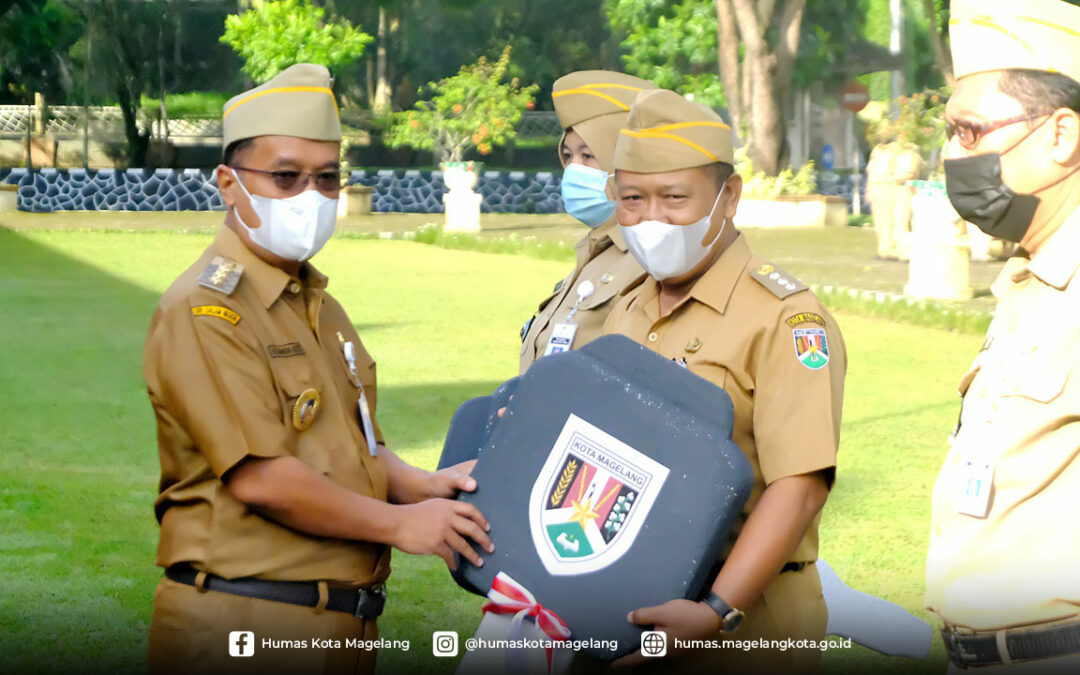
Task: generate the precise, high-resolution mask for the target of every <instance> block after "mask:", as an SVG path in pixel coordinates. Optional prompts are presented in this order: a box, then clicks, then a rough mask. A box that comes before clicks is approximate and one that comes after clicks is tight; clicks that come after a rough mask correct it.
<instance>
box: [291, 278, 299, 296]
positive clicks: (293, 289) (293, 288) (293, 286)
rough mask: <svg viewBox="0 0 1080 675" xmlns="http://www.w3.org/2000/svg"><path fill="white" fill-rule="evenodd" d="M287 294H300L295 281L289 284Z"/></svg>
mask: <svg viewBox="0 0 1080 675" xmlns="http://www.w3.org/2000/svg"><path fill="white" fill-rule="evenodd" d="M289 292H290V293H292V294H293V295H296V294H297V293H299V292H300V284H298V283H296V282H295V281H294V282H292V283H291V284H289Z"/></svg>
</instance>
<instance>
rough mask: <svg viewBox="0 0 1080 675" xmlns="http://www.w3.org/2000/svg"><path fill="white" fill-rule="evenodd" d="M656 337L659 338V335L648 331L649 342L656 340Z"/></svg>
mask: <svg viewBox="0 0 1080 675" xmlns="http://www.w3.org/2000/svg"><path fill="white" fill-rule="evenodd" d="M658 339H660V336H659V335H657V334H656V333H649V342H656V341H657V340H658Z"/></svg>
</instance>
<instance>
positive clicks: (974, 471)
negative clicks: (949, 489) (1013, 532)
mask: <svg viewBox="0 0 1080 675" xmlns="http://www.w3.org/2000/svg"><path fill="white" fill-rule="evenodd" d="M956 487H957V492H956V510H957V511H958V512H960V513H963V514H964V515H968V516H974V517H976V518H985V517H986V514H987V513H989V512H990V493H991V491H992V490H993V488H994V466H993V465H992V464H990V463H989V462H986V461H984V460H981V459H965V460H962V463H961V466H960V479H959V480H958V481H957V486H956Z"/></svg>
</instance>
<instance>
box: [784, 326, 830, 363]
mask: <svg viewBox="0 0 1080 675" xmlns="http://www.w3.org/2000/svg"><path fill="white" fill-rule="evenodd" d="M791 336H792V337H793V338H794V340H795V358H797V359H798V360H799V363H801V364H803V365H804V366H806V367H807V368H809V369H810V370H821V369H822V368H824V367H825V366H827V365H829V338H828V336H827V335H826V334H825V329H824V328H793V329H792V330H791Z"/></svg>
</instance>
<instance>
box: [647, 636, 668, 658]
mask: <svg viewBox="0 0 1080 675" xmlns="http://www.w3.org/2000/svg"><path fill="white" fill-rule="evenodd" d="M666 648H667V640H665V639H664V636H662V635H660V634H659V633H650V634H648V635H646V636H645V637H643V638H642V639H641V650H642V651H643V652H645V653H646V654H649V655H652V656H655V655H657V654H661V653H663V651H664V650H665V649H666Z"/></svg>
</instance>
